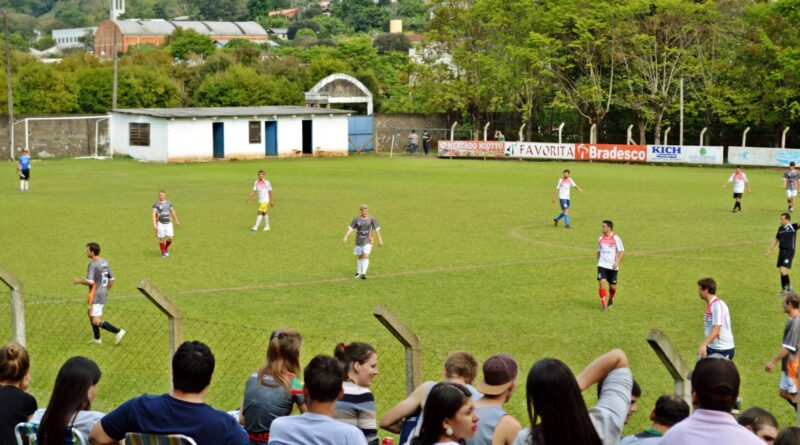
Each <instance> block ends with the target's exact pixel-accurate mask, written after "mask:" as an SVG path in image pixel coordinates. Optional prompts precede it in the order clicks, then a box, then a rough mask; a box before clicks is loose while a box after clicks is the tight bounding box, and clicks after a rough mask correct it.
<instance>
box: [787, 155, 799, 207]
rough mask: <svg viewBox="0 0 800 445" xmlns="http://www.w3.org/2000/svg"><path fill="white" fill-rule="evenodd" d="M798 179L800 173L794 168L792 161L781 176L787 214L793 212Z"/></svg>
mask: <svg viewBox="0 0 800 445" xmlns="http://www.w3.org/2000/svg"><path fill="white" fill-rule="evenodd" d="M798 179H800V172H798V171H797V168H795V163H794V161H792V162H790V163H789V170H787V171H786V172H785V173H784V174H783V188H784V190H786V202H787V203H788V204H789V212H794V198H795V197H796V196H797V181H798Z"/></svg>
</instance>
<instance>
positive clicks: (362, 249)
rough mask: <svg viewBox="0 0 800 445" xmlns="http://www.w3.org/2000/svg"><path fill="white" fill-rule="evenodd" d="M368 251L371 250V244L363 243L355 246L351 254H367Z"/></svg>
mask: <svg viewBox="0 0 800 445" xmlns="http://www.w3.org/2000/svg"><path fill="white" fill-rule="evenodd" d="M370 252H372V244H364V245H363V246H356V248H355V249H353V255H358V256H361V255H369V253H370Z"/></svg>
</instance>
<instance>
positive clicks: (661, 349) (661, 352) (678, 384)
mask: <svg viewBox="0 0 800 445" xmlns="http://www.w3.org/2000/svg"><path fill="white" fill-rule="evenodd" d="M647 343H649V344H650V347H651V348H653V351H655V353H656V355H657V356H658V358H660V359H661V363H663V364H664V366H665V367H666V368H667V371H668V372H669V373H670V375H671V376H672V379H673V380H674V381H675V395H677V396H678V397H680V398H682V399H683V400H685V401H686V403H688V404H689V406H692V382H691V381H690V380H689V379H687V378H686V376H687V375H688V374H689V368H688V367H687V366H686V363H684V362H683V359H682V358H681V355H680V353H678V351H677V350H676V349H675V347H674V346H673V345H672V342H670V341H669V339H668V338H667V336H666V334H664V333H663V332H662V331H661V330H660V329H652V330H650V334H649V335H648V336H647Z"/></svg>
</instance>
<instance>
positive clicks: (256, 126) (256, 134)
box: [248, 121, 261, 144]
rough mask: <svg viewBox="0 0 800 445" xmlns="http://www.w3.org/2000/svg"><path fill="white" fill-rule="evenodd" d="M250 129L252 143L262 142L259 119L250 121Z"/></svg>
mask: <svg viewBox="0 0 800 445" xmlns="http://www.w3.org/2000/svg"><path fill="white" fill-rule="evenodd" d="M248 128H249V130H250V143H251V144H260V143H261V122H259V121H250V125H248Z"/></svg>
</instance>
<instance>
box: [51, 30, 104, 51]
mask: <svg viewBox="0 0 800 445" xmlns="http://www.w3.org/2000/svg"><path fill="white" fill-rule="evenodd" d="M96 29H97V27H92V28H71V29H54V30H53V31H52V37H53V40H54V41H55V42H56V48H58V49H69V48H83V43H81V39H83V38H84V37H86V36H87V35H88V36H89V37H92V36H94V32H95V30H96Z"/></svg>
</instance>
